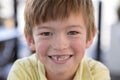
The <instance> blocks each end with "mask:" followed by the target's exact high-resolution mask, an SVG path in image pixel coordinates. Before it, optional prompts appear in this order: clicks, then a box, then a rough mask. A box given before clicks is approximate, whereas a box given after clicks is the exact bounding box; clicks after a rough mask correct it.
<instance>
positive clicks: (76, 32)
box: [40, 31, 79, 37]
mask: <svg viewBox="0 0 120 80" xmlns="http://www.w3.org/2000/svg"><path fill="white" fill-rule="evenodd" d="M78 34H79V32H78V31H69V32H68V33H67V35H78ZM40 35H42V36H45V37H47V36H52V35H53V33H52V32H42V33H40Z"/></svg>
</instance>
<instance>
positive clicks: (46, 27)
mask: <svg viewBox="0 0 120 80" xmlns="http://www.w3.org/2000/svg"><path fill="white" fill-rule="evenodd" d="M72 27H73V28H74V27H78V28H81V29H83V27H82V26H81V25H68V26H67V27H66V28H72ZM38 29H52V28H51V27H50V26H38Z"/></svg>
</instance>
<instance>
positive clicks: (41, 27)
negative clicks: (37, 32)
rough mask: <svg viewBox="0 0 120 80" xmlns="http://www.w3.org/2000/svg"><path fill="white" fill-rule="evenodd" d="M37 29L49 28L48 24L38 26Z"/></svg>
mask: <svg viewBox="0 0 120 80" xmlns="http://www.w3.org/2000/svg"><path fill="white" fill-rule="evenodd" d="M38 29H51V28H50V27H49V26H38Z"/></svg>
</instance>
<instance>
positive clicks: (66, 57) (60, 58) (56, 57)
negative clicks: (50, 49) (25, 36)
mask: <svg viewBox="0 0 120 80" xmlns="http://www.w3.org/2000/svg"><path fill="white" fill-rule="evenodd" d="M69 57H70V56H51V58H52V59H54V60H57V61H62V60H65V59H68V58H69Z"/></svg>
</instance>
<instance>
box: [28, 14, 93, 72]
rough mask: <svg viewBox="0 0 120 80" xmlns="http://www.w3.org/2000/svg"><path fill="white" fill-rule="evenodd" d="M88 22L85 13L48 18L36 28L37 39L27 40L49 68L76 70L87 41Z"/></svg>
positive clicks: (54, 69) (50, 69)
mask: <svg viewBox="0 0 120 80" xmlns="http://www.w3.org/2000/svg"><path fill="white" fill-rule="evenodd" d="M86 35H87V31H86V25H85V22H84V20H83V17H82V15H70V17H68V18H67V19H63V20H57V21H49V22H45V23H42V24H40V25H38V26H36V27H34V28H33V39H34V43H32V42H31V41H30V40H27V41H28V43H29V44H30V45H29V46H30V47H31V46H32V48H33V49H35V50H36V54H37V56H38V58H39V60H40V61H41V62H42V63H43V64H44V65H45V68H46V70H47V72H50V73H51V74H52V73H55V74H60V73H62V74H66V73H70V72H75V71H76V69H77V67H78V65H79V63H80V62H81V60H82V58H83V56H84V53H85V49H86V48H88V47H89V46H90V44H91V42H92V39H93V38H91V40H89V41H87V42H86V40H87V38H86Z"/></svg>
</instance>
